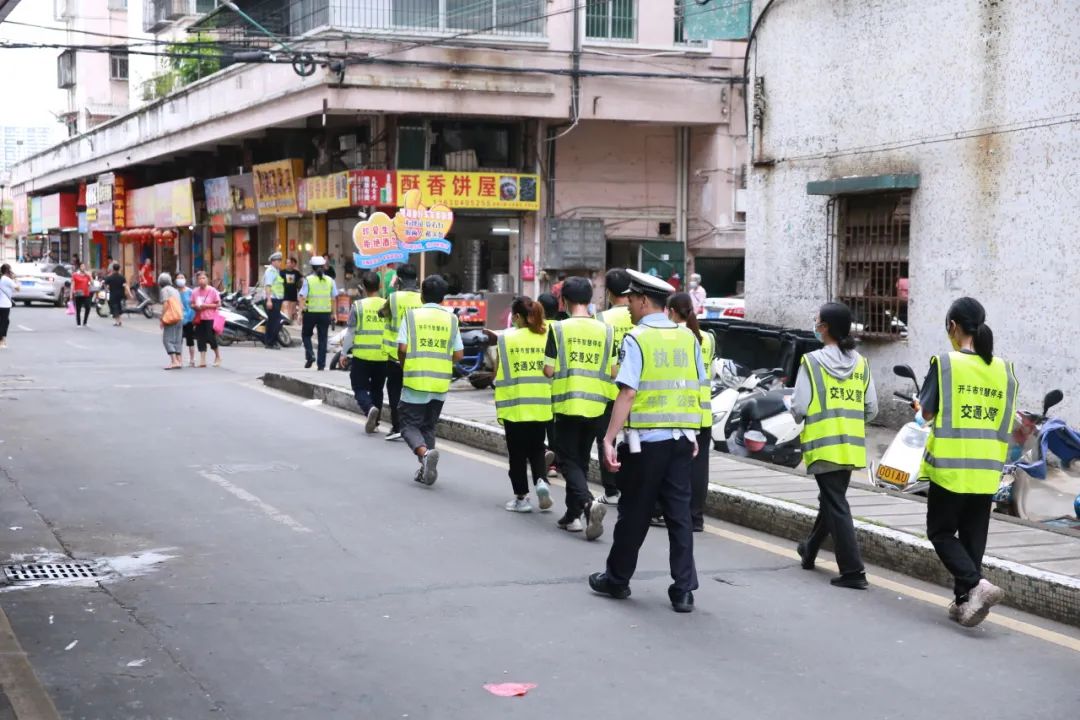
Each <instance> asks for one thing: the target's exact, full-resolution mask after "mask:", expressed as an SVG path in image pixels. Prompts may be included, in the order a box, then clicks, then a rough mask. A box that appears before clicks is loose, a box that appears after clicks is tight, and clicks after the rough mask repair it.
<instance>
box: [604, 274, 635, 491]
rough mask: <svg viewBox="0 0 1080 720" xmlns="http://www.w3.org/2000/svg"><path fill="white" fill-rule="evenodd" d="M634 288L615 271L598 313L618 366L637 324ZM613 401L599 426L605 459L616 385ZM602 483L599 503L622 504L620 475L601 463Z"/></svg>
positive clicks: (607, 281)
mask: <svg viewBox="0 0 1080 720" xmlns="http://www.w3.org/2000/svg"><path fill="white" fill-rule="evenodd" d="M629 287H630V274H629V273H627V272H626V269H625V268H612V269H611V270H608V271H607V275H605V276H604V288H605V291H606V293H607V300H608V309H607V310H604V311H603V312H601V313H597V315H596V319H597V320H599V321H600V322H602V323H604V324H605V325H610V326H611V329H612V332H613V334H614V340H615V342H614V343H613V344H612V354H613V355H614V356H615V361H616V364H618V363H617V361H618V356H619V348H620V347H621V346H622V341H623V338H624V337H625V336H626V333H628V332H630V330H632V329H633V327H634V323H633V321H632V320H630V308H629V307H628V303H629V302H630V300H629V298H627V297H626V295H625V294H624V293H626V290H627V288H629ZM608 394H609V395H610V398H609V400H608V404H607V407H606V408H604V415H603V418H602V419H601V421H600V422H599V423H597V425H596V455H597V457H600V458H602V457H603V456H604V434H605V433H607V426H608V422H609V421H610V420H611V407H612V405H614V404H615V395H616V394H617V391H616V389H615V384H614V383H612V384H611V388H610V389H609V391H608ZM600 482H601V483H602V484H603V485H604V494H603V495H601V496H600V497H599V498H597V502H601V503H603V504H605V505H618V504H619V484H618V474H617V473H614V472H612V471H611V470H610V469H609V468H608V467H607V466H606V465H605V464H604V463H600Z"/></svg>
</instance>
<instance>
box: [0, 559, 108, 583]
mask: <svg viewBox="0 0 1080 720" xmlns="http://www.w3.org/2000/svg"><path fill="white" fill-rule="evenodd" d="M4 577H5V578H7V580H8V582H31V581H34V580H82V579H86V578H96V577H98V572H97V568H95V567H94V566H93V565H91V564H89V563H36V564H34V563H28V564H25V565H5V566H4Z"/></svg>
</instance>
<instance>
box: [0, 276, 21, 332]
mask: <svg viewBox="0 0 1080 720" xmlns="http://www.w3.org/2000/svg"><path fill="white" fill-rule="evenodd" d="M18 289H19V283H18V282H16V280H15V273H13V272H12V271H11V265H9V264H8V263H4V264H3V265H0V348H6V347H7V333H8V326H9V325H10V324H11V308H12V307H14V306H15V292H16V291H17V290H18Z"/></svg>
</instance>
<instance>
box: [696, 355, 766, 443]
mask: <svg viewBox="0 0 1080 720" xmlns="http://www.w3.org/2000/svg"><path fill="white" fill-rule="evenodd" d="M738 369H739V366H738V365H736V364H735V363H733V362H732V361H730V360H725V359H722V358H718V359H717V360H715V361H714V362H713V377H714V378H716V379H714V380H713V382H712V423H713V426H712V440H713V447H714V448H715V449H716V450H719V451H720V452H728V444H727V439H728V435H729V434H730V429H729V428H728V420H729V419H730V418H731V415H732V410H733V409H734V408H735V406H736V405H737V404H738V403H739V402H740V401H741V400H743V399H745V398H747V397H749V396H752V395H764V394H765V393H766V392H768V391H770V390H774V389H776V388H777V387H779V386H780V385H782V383H783V378H782V375H783V371H782V370H780V369H779V368H777V369H775V370H767V371H761V370H759V371H757V372H752V373H750V374H749V375H747V376H746V377H740V375H739V374H738Z"/></svg>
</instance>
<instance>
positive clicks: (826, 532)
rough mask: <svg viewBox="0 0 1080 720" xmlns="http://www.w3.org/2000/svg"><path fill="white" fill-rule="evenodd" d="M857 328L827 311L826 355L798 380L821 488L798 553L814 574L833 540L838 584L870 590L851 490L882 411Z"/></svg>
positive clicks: (816, 355) (808, 448)
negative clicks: (870, 426)
mask: <svg viewBox="0 0 1080 720" xmlns="http://www.w3.org/2000/svg"><path fill="white" fill-rule="evenodd" d="M851 323H852V316H851V309H850V308H848V306H847V305H845V304H843V303H838V302H830V303H825V304H824V305H822V306H821V308H820V309H819V310H818V312H817V314H816V315H815V316H814V336H815V337H816V338H817V339H818V340H819V341H820V342H821V343H822V344H823V345H824V346H825V347H823V348H822V349H821V350H815V351H814V352H812V353H808V354H806V355H803V358H802V363H801V364H800V366H799V374H798V377H797V378H796V380H795V394H794V395H793V396H792V399H791V414H792V415H793V416H794V417H795V420H796V421H799V422H803V423H804V425H803V430H802V436H801V440H802V448H803V462H805V463H806V472H807V474H809V475H813V476H814V479H815V480H816V481H817V486H818V513H817V518H816V519H815V520H814V527H813V529H812V530H811V531H810V534H809V535H808V536H807V538H806V539H805V540H803V541H802V542H800V543H799V544H798V546H797V547H796V550H797V551H798V553H799V557H800V558H801V560H802V567H803V569H805V570H813V569H814V559H815V558H816V557H817V554H818V550H820V549H821V543H823V542H824V541H825V538H827V537H829V536H830V535H831V536H832V540H833V548H834V551H835V555H836V564H837V565H838V566H839V567H840V575H839V576H838V577H835V578H833V579H832V580H831V581H830V582H831V583H832V584H833V585H835V586H837V587H844V588H851V589H854V590H862V589H865V588H867V587H868V586H869V583H868V582H867V580H866V570H865V568H864V567H863V562H862V556H861V554H860V553H859V543H858V541H857V540H856V538H855V522H854V520H853V519H852V517H851V507H850V506H849V505H848V500H847V489H848V484H849V483H850V482H851V472H852V470H861V469H863V468H865V467H866V423H867V422H869V421H870V420H872V419H874V416H875V415H877V411H878V408H877V391H876V390H875V388H874V378H873V376H872V375H871V373H870V365H869V364H868V363H867V361H866V358H864V357H863V356H862V355H860V354H859V353H858V352H857V351H856V350H855V338H853V337H852V336H851ZM995 489H996V488H995Z"/></svg>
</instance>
